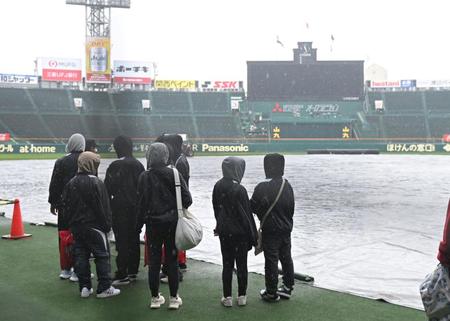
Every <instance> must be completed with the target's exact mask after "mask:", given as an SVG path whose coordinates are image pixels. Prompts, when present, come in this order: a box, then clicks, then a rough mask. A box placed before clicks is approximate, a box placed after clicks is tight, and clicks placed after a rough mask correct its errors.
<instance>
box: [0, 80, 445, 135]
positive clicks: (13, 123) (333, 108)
mask: <svg viewBox="0 0 450 321" xmlns="http://www.w3.org/2000/svg"><path fill="white" fill-rule="evenodd" d="M235 95H236V93H226V92H175V91H119V92H114V93H108V92H93V91H80V90H69V89H48V88H46V89H38V88H36V89H35V88H33V89H31V88H30V89H22V88H0V132H11V134H12V137H13V138H14V139H18V140H21V139H22V140H23V139H27V140H30V139H31V140H34V141H52V140H54V141H61V140H62V139H65V138H67V137H69V136H70V135H71V134H72V133H74V132H80V133H82V134H85V135H86V136H87V137H92V138H96V139H99V140H101V141H110V140H112V139H113V138H114V137H115V136H117V135H119V134H120V133H125V134H127V135H129V136H131V137H133V138H140V139H143V140H145V139H149V140H150V139H154V138H155V137H157V136H158V135H160V134H162V133H172V132H177V133H184V134H187V135H188V137H189V138H195V139H199V140H201V139H209V140H211V139H217V140H220V141H226V140H227V139H231V140H232V141H236V140H239V139H244V138H245V136H247V138H253V137H255V138H265V139H269V138H270V137H272V135H273V132H272V129H273V128H274V126H279V127H280V130H281V133H280V136H281V138H342V130H343V128H344V127H345V126H348V127H349V128H350V129H351V131H352V136H351V137H353V138H363V139H364V138H371V139H372V138H378V139H382V140H392V139H394V140H395V139H396V138H408V139H421V140H425V139H427V140H429V139H432V138H434V139H435V140H440V139H441V138H442V135H444V134H448V133H449V132H450V91H431V90H428V91H411V92H410V91H403V92H392V91H390V92H388V91H381V90H380V91H375V90H372V91H367V92H366V93H365V95H366V96H365V99H364V100H363V101H361V102H358V101H316V102H308V101H306V102H304V101H303V102H280V103H279V105H280V106H279V108H281V107H282V109H281V111H279V110H278V111H277V112H274V109H277V107H276V104H277V102H276V101H263V102H255V101H251V102H248V101H244V102H242V103H241V104H240V110H239V111H232V110H231V97H232V96H235ZM73 98H82V99H83V109H82V110H77V109H75V108H74V105H73ZM142 100H149V101H150V102H151V106H152V107H153V108H152V110H148V111H146V112H144V111H143V110H142ZM376 100H383V101H384V102H385V106H386V110H384V111H383V112H378V111H376V110H375V109H374V108H373V106H374V102H375V101H376ZM363 104H365V105H366V106H365V108H363ZM367 104H369V106H367ZM244 133H245V135H244ZM353 134H354V135H353Z"/></svg>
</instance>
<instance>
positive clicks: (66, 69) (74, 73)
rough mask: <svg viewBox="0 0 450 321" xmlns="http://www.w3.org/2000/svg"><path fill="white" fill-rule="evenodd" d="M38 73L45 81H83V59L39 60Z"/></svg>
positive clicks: (45, 58)
mask: <svg viewBox="0 0 450 321" xmlns="http://www.w3.org/2000/svg"><path fill="white" fill-rule="evenodd" d="M37 72H38V75H39V76H41V77H42V80H43V81H68V82H72V81H74V82H78V81H81V59H73V58H48V57H40V58H37Z"/></svg>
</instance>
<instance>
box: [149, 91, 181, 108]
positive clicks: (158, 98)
mask: <svg viewBox="0 0 450 321" xmlns="http://www.w3.org/2000/svg"><path fill="white" fill-rule="evenodd" d="M152 106H153V110H154V111H155V112H160V113H173V112H184V113H189V112H190V109H189V100H188V94H187V93H185V92H164V91H162V92H158V91H154V92H152Z"/></svg>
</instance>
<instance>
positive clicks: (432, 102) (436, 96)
mask: <svg viewBox="0 0 450 321" xmlns="http://www.w3.org/2000/svg"><path fill="white" fill-rule="evenodd" d="M425 94H426V102H427V106H428V110H429V111H430V112H432V113H450V91H429V92H426V93H425Z"/></svg>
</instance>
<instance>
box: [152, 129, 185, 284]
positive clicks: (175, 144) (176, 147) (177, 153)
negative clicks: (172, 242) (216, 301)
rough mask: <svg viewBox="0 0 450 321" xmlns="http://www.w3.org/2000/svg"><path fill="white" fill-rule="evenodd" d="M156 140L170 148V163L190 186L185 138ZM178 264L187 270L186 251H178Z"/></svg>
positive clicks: (165, 272) (168, 136) (166, 137)
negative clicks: (184, 151) (184, 149)
mask: <svg viewBox="0 0 450 321" xmlns="http://www.w3.org/2000/svg"><path fill="white" fill-rule="evenodd" d="M156 141H157V142H160V143H164V144H165V145H166V146H167V148H168V149H169V161H168V162H169V164H170V165H172V166H174V167H175V168H176V169H177V170H178V172H179V173H180V174H181V176H183V178H184V181H185V182H186V185H187V186H188V187H189V178H190V166H189V162H188V160H187V158H186V155H184V154H183V138H182V137H181V136H180V135H178V134H164V135H161V136H159V137H158V138H157V139H156ZM163 263H164V266H163V268H162V271H163V273H161V279H162V280H163V281H164V282H167V277H166V275H167V265H166V264H165V261H164V258H163ZM178 265H179V267H180V270H182V271H186V270H187V265H186V251H179V252H178ZM182 280H183V275H182V274H181V273H180V281H182Z"/></svg>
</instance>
